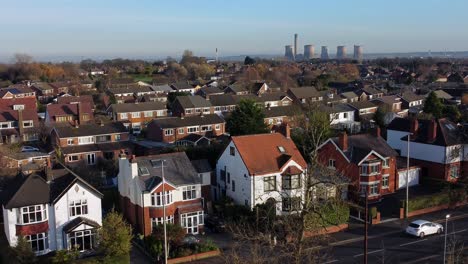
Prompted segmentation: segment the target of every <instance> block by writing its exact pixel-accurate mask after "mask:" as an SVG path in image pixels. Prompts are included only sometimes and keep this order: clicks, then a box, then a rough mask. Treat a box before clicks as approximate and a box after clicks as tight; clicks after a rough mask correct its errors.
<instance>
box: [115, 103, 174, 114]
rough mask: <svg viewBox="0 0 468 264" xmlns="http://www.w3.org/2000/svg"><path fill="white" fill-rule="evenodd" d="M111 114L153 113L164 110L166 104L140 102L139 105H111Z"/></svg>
mask: <svg viewBox="0 0 468 264" xmlns="http://www.w3.org/2000/svg"><path fill="white" fill-rule="evenodd" d="M111 109H112V112H114V113H129V112H139V111H154V110H166V109H167V107H166V104H165V103H162V102H141V103H125V104H112V105H111Z"/></svg>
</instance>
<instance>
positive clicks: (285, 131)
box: [278, 122, 291, 139]
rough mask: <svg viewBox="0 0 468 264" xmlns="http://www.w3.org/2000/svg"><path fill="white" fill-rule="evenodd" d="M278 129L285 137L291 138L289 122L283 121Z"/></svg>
mask: <svg viewBox="0 0 468 264" xmlns="http://www.w3.org/2000/svg"><path fill="white" fill-rule="evenodd" d="M278 130H279V132H280V133H281V134H283V136H284V137H286V138H288V139H290V138H291V127H290V126H289V124H288V123H286V122H283V123H281V125H280V126H279V129H278Z"/></svg>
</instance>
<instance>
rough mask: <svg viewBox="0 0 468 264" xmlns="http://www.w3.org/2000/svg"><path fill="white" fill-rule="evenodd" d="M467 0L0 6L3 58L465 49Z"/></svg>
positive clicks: (102, 1) (21, 1) (46, 0)
mask: <svg viewBox="0 0 468 264" xmlns="http://www.w3.org/2000/svg"><path fill="white" fill-rule="evenodd" d="M467 10H468V1H467V0H392V1H388V0H320V1H316V0H303V1H302V0H282V1H276V0H269V1H267V0H235V1H221V0H211V1H210V0H169V1H168V0H126V1H124V0H112V1H111V0H93V1H88V0H41V1H37V0H29V1H26V0H0V28H1V31H0V32H1V33H0V56H2V57H8V56H12V55H13V54H14V53H27V54H30V55H32V56H39V57H41V56H58V57H60V56H82V57H92V56H115V57H137V56H155V57H158V56H160V57H165V56H173V57H177V56H180V55H181V54H182V53H183V51H184V50H185V49H190V50H192V51H193V52H194V53H195V55H201V56H214V53H215V49H216V48H218V49H219V55H220V56H230V55H241V54H283V53H284V45H290V44H292V42H293V34H294V33H298V34H299V47H300V48H299V51H298V52H300V53H301V52H302V47H303V45H305V44H313V45H315V46H316V50H319V47H320V46H323V45H325V46H328V47H329V50H330V53H335V51H336V46H337V45H346V46H347V49H348V52H352V46H353V45H354V44H360V45H362V46H363V48H364V52H365V53H381V52H413V51H428V50H432V51H465V50H468V13H467Z"/></svg>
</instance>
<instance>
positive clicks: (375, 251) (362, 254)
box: [353, 249, 383, 258]
mask: <svg viewBox="0 0 468 264" xmlns="http://www.w3.org/2000/svg"><path fill="white" fill-rule="evenodd" d="M380 251H383V249H379V250H374V251H371V252H367V255H369V254H373V253H377V252H380ZM360 256H364V253H361V254H358V255H354V256H353V258H357V257H360Z"/></svg>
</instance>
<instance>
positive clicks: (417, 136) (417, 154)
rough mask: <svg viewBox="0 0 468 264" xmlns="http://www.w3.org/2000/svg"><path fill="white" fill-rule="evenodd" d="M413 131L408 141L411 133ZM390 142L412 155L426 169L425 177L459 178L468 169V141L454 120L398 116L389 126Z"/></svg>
mask: <svg viewBox="0 0 468 264" xmlns="http://www.w3.org/2000/svg"><path fill="white" fill-rule="evenodd" d="M409 133H411V134H410V138H409V142H408V134H409ZM387 142H388V144H389V145H390V146H391V147H392V148H394V149H396V150H397V151H398V152H400V155H401V156H402V157H407V155H408V143H409V148H410V151H409V153H410V158H411V161H412V162H413V163H414V164H415V165H419V166H420V167H421V169H422V175H421V176H422V177H430V178H440V179H443V180H446V181H456V180H457V179H458V178H459V177H460V176H461V175H463V173H467V171H468V141H467V140H466V137H464V136H463V131H462V130H461V129H460V128H459V127H458V126H457V125H456V124H455V123H453V122H451V121H449V120H447V119H445V118H442V119H436V120H422V119H407V118H406V119H405V118H395V119H394V120H393V121H392V122H391V123H390V124H389V126H388V128H387Z"/></svg>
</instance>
